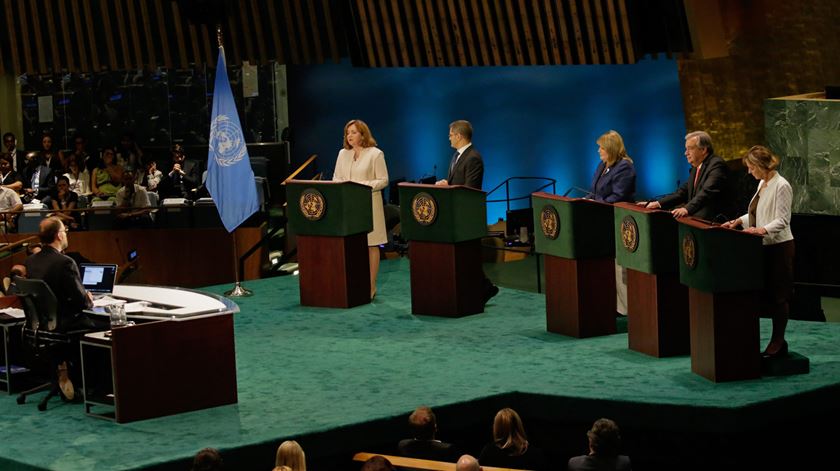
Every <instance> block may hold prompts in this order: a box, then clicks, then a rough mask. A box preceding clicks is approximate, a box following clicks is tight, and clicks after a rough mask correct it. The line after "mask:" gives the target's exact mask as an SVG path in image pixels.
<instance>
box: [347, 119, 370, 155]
mask: <svg viewBox="0 0 840 471" xmlns="http://www.w3.org/2000/svg"><path fill="white" fill-rule="evenodd" d="M354 124H355V125H356V129H357V130H358V131H359V134H361V135H362V142H361V144H362V147H375V146H376V139H374V138H373V134H371V133H370V128H369V127H368V125H367V124H365V122H364V121H362V120H361V119H351V120H350V121H347V124H345V125H344V138H343V139H344V148H345V149H347V150H350V149H352V148H353V146H351V145H350V144H349V143H348V142H347V129H348V128H350V126H352V125H354Z"/></svg>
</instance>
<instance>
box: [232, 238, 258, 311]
mask: <svg viewBox="0 0 840 471" xmlns="http://www.w3.org/2000/svg"><path fill="white" fill-rule="evenodd" d="M232 234H233V273H234V275H235V278H236V282H235V283H234V284H233V289H231V290H228V291H225V296H227V297H228V298H245V297H248V296H253V295H254V292H253V291H251V290H249V289H248V288H246V287H244V286H242V282H241V281H239V276H240V275H241V274H240V273H239V267H238V266H239V263H237V262H238V261H239V260H238V257H237V255H238V254H237V251H236V230H234V231H233V233H232Z"/></svg>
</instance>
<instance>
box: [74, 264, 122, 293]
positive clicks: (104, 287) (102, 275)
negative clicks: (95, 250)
mask: <svg viewBox="0 0 840 471" xmlns="http://www.w3.org/2000/svg"><path fill="white" fill-rule="evenodd" d="M79 266H80V267H81V269H82V272H81V273H80V275H81V276H82V286H84V287H85V289H86V290H88V291H90V292H91V294H93V296H94V298H97V297H102V296H105V295H108V294H111V293H112V292H113V291H114V282H115V281H116V280H117V265H115V264H108V263H82V264H81V265H79Z"/></svg>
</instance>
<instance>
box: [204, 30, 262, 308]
mask: <svg viewBox="0 0 840 471" xmlns="http://www.w3.org/2000/svg"><path fill="white" fill-rule="evenodd" d="M216 41H217V42H218V43H219V48H220V49H221V48H222V46H223V44H222V25H221V23H217V24H216ZM214 93H215V91H214ZM231 235H232V236H233V237H232V238H231V241H232V242H233V244H232V245H233V276H234V280H235V282H234V284H233V289H231V290H228V291H225V296H227V297H229V298H242V297H246V296H252V295H253V294H254V292H253V291H251V290H249V289H248V288H246V287H244V286H242V281H240V279H239V277H240V276H242V274H241V273H239V251H238V250H236V229H234V230H233V232H231Z"/></svg>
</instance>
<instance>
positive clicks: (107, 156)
mask: <svg viewBox="0 0 840 471" xmlns="http://www.w3.org/2000/svg"><path fill="white" fill-rule="evenodd" d="M122 174H123V168H122V167H121V166H120V165H119V164H117V160H116V153H115V152H114V148H113V147H106V148H105V149H103V150H102V163H101V164H100V165H99V167H97V168H96V169H95V170H94V171H93V175H91V179H90V189H91V192H92V193H93V194H94V195H95V196H96V197H95V198H94V199H93V200H94V201H114V200H115V199H116V197H117V190H118V189H119V187H120V185H122Z"/></svg>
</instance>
